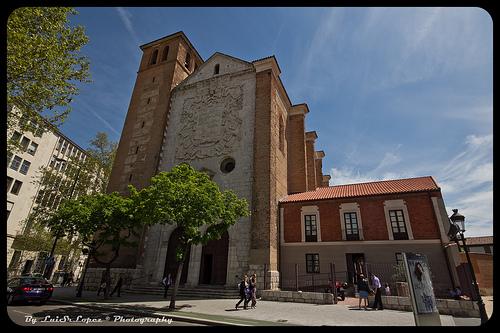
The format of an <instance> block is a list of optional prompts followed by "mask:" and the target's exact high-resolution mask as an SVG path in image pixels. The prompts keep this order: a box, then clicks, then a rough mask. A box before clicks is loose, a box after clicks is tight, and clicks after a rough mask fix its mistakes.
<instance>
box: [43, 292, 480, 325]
mask: <svg viewBox="0 0 500 333" xmlns="http://www.w3.org/2000/svg"><path fill="white" fill-rule="evenodd" d="M75 289H76V288H75V287H69V288H56V289H55V290H54V294H53V300H54V301H56V300H59V301H63V302H66V303H73V304H77V305H79V306H91V307H106V308H110V307H111V308H113V309H114V310H117V311H132V312H134V311H135V312H142V313H146V314H148V315H155V316H168V317H172V318H173V319H174V320H179V321H191V322H198V323H204V324H208V325H243V326H247V325H249V326H262V325H264V326H271V325H306V326H325V325H326V326H414V325H415V322H414V319H413V313H411V312H406V311H397V310H383V311H365V310H358V308H357V300H356V299H349V298H348V299H346V301H345V302H339V303H338V304H329V305H316V304H305V303H288V302H271V301H259V302H258V303H257V307H256V308H255V309H248V310H243V309H241V308H240V309H238V310H236V309H235V308H234V305H235V304H236V301H237V300H236V299H235V300H231V299H215V300H214V299H207V300H192V299H189V300H187V299H179V300H177V301H176V305H177V307H178V308H179V310H178V311H175V312H167V309H168V306H169V303H170V298H168V299H164V298H162V295H158V296H155V295H144V296H142V295H136V294H127V293H122V295H121V297H120V298H118V297H116V296H115V297H113V298H111V299H109V300H107V301H104V300H103V297H102V295H101V296H100V297H97V295H96V292H95V291H84V292H83V297H82V298H81V299H78V298H76V297H75V296H74V295H75ZM353 303H354V304H355V305H353ZM464 322H465V324H466V325H479V319H478V318H461V321H460V325H464ZM441 323H442V325H443V326H455V320H454V318H453V317H452V316H446V315H441Z"/></svg>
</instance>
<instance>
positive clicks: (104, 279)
mask: <svg viewBox="0 0 500 333" xmlns="http://www.w3.org/2000/svg"><path fill="white" fill-rule="evenodd" d="M101 290H102V291H103V292H104V295H106V272H105V271H103V272H102V276H101V283H100V284H99V289H97V296H99V294H100V293H101Z"/></svg>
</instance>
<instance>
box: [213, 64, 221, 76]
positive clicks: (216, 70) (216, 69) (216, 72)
mask: <svg viewBox="0 0 500 333" xmlns="http://www.w3.org/2000/svg"><path fill="white" fill-rule="evenodd" d="M219 67H220V66H219V64H217V65H215V67H214V75H217V74H219Z"/></svg>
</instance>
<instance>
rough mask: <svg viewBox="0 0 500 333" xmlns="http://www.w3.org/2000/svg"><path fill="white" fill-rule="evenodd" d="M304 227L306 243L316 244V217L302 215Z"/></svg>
mask: <svg viewBox="0 0 500 333" xmlns="http://www.w3.org/2000/svg"><path fill="white" fill-rule="evenodd" d="M304 226H305V229H306V232H305V235H306V242H317V241H318V226H317V224H316V215H304Z"/></svg>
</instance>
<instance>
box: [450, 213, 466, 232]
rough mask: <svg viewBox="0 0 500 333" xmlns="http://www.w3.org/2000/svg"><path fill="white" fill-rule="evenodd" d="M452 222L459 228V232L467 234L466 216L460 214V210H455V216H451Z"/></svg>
mask: <svg viewBox="0 0 500 333" xmlns="http://www.w3.org/2000/svg"><path fill="white" fill-rule="evenodd" d="M450 220H451V222H453V224H454V225H455V226H456V227H458V230H457V231H460V232H462V233H464V232H465V216H463V215H462V214H460V213H459V212H458V209H453V215H451V216H450Z"/></svg>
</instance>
